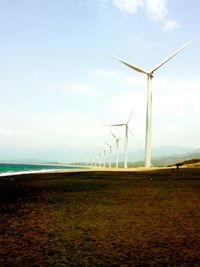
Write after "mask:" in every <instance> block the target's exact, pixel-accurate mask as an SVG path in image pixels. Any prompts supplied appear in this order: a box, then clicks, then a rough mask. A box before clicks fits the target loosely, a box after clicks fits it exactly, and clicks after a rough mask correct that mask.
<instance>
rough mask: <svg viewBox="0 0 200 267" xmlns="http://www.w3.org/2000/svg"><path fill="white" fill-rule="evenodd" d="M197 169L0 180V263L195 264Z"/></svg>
mask: <svg viewBox="0 0 200 267" xmlns="http://www.w3.org/2000/svg"><path fill="white" fill-rule="evenodd" d="M199 189H200V172H199V169H186V168H184V169H180V170H179V171H175V170H173V171H172V170H171V169H170V170H158V171H151V172H79V173H56V174H37V175H23V176H15V177H5V178H1V179H0V190H1V194H0V208H1V217H0V236H1V240H0V241H1V246H0V266H23V267H26V266H27V267H28V266H91V267H92V266H159V267H162V266H179V267H181V266H184V267H186V266H190V267H192V266H200V258H199V249H200V231H199V226H200V223H199V218H200V213H199V203H200V194H199Z"/></svg>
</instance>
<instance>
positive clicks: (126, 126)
mask: <svg viewBox="0 0 200 267" xmlns="http://www.w3.org/2000/svg"><path fill="white" fill-rule="evenodd" d="M132 114H133V110H132V111H131V114H130V116H129V119H128V121H127V122H126V123H120V124H111V125H106V126H119V127H121V126H125V145H124V150H125V153H124V168H127V167H128V131H130V132H131V130H130V128H129V126H128V124H129V121H130V119H131V117H132Z"/></svg>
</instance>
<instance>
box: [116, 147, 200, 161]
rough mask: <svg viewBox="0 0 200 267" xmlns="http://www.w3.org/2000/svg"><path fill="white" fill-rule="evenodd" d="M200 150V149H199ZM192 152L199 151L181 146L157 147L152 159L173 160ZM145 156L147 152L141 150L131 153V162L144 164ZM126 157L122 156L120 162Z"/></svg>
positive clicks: (154, 149) (153, 150)
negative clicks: (172, 158)
mask: <svg viewBox="0 0 200 267" xmlns="http://www.w3.org/2000/svg"><path fill="white" fill-rule="evenodd" d="M199 150H200V149H199ZM191 151H197V153H198V149H195V150H194V148H191V147H181V146H164V147H157V148H153V149H152V159H153V160H155V161H157V159H160V158H166V157H167V158H168V157H169V158H171V157H174V156H175V157H176V156H179V155H181V156H182V155H183V154H188V153H190V152H191ZM144 154H145V150H144V148H143V149H139V150H136V151H130V152H129V156H128V158H129V161H131V162H140V161H141V162H143V161H144ZM123 158H124V155H120V160H121V161H123Z"/></svg>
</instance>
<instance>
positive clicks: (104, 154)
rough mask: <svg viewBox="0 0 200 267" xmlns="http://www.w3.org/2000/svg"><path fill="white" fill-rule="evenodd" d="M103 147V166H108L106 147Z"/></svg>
mask: <svg viewBox="0 0 200 267" xmlns="http://www.w3.org/2000/svg"><path fill="white" fill-rule="evenodd" d="M101 149H102V150H103V167H104V168H105V166H106V162H105V157H106V149H105V148H103V147H101Z"/></svg>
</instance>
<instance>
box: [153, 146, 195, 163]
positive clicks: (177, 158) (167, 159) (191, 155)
mask: <svg viewBox="0 0 200 267" xmlns="http://www.w3.org/2000/svg"><path fill="white" fill-rule="evenodd" d="M193 159H200V148H198V149H195V150H192V151H190V152H188V153H183V154H175V155H169V156H163V157H153V158H152V164H153V165H154V166H168V165H171V164H175V163H179V162H183V161H187V160H193Z"/></svg>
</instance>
